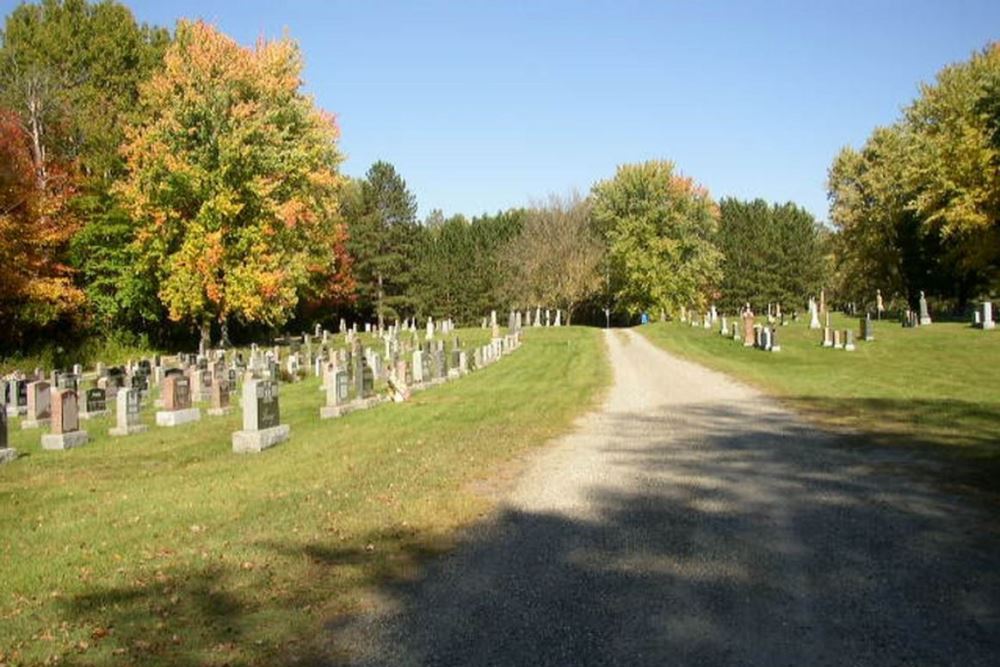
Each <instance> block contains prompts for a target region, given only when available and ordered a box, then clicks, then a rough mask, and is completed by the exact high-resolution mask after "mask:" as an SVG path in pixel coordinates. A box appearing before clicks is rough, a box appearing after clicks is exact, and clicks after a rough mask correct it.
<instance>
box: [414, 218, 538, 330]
mask: <svg viewBox="0 0 1000 667" xmlns="http://www.w3.org/2000/svg"><path fill="white" fill-rule="evenodd" d="M520 224H521V211H519V210H516V209H515V210H511V211H506V212H500V213H497V214H496V215H483V216H478V217H475V218H473V219H472V220H468V219H467V218H466V217H465V216H462V215H455V216H451V217H450V218H445V217H444V214H443V213H442V212H441V211H439V210H433V211H431V212H430V214H429V215H428V216H427V219H426V220H425V222H424V225H423V227H422V229H421V231H420V233H419V234H418V236H417V239H418V243H417V260H416V264H415V270H414V274H413V283H412V285H411V296H412V300H413V303H414V304H415V307H416V311H417V312H418V313H420V314H423V315H431V316H433V317H451V318H454V319H456V320H457V321H459V322H464V323H474V322H476V321H478V318H479V317H481V316H482V315H483V313H486V312H488V311H489V310H490V309H493V308H501V307H503V306H505V305H506V304H507V303H508V300H507V297H506V295H505V294H504V292H503V290H502V287H503V284H504V281H505V275H506V274H505V273H504V272H503V268H504V267H503V266H502V265H501V261H500V251H501V249H502V247H503V246H504V245H505V244H506V243H507V242H508V240H509V239H510V238H511V237H512V236H513V235H515V234H516V233H517V230H518V229H519V228H520Z"/></svg>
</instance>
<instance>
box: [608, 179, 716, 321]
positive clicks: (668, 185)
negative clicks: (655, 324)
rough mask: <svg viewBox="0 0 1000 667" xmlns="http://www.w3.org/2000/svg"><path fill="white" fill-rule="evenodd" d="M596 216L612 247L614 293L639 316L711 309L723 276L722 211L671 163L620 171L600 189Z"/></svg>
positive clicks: (611, 268)
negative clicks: (685, 308)
mask: <svg viewBox="0 0 1000 667" xmlns="http://www.w3.org/2000/svg"><path fill="white" fill-rule="evenodd" d="M592 197H593V207H594V208H593V218H594V223H595V225H596V229H597V231H598V233H600V234H601V235H602V236H603V237H604V239H605V241H606V243H607V245H608V253H609V262H610V272H611V277H612V281H613V291H614V293H615V298H616V299H617V302H618V305H619V307H620V308H621V309H623V310H625V311H627V312H628V313H630V314H632V315H636V314H638V313H641V312H646V311H654V312H655V311H658V310H659V309H661V308H662V309H665V310H667V311H668V312H673V311H676V310H678V309H679V308H680V307H682V306H685V305H695V304H704V303H705V302H707V301H708V300H709V298H710V297H711V296H712V293H713V291H714V287H715V285H716V284H717V282H718V280H719V278H720V275H721V273H720V265H721V260H722V255H721V253H720V252H719V251H718V250H717V249H716V247H715V245H714V243H713V238H714V235H715V230H716V227H717V225H718V218H719V209H718V206H717V205H716V204H715V202H714V201H713V200H712V198H711V197H710V196H709V194H708V190H706V189H705V188H704V187H702V186H700V185H698V184H697V183H695V182H694V180H692V179H690V178H687V177H684V176H681V175H679V174H677V173H675V170H674V165H673V163H672V162H666V161H649V162H644V163H641V164H629V165H623V166H620V167H618V171H617V173H616V174H615V176H614V178H612V179H609V180H606V181H601V182H599V183H597V184H596V185H595V186H594V188H593V194H592Z"/></svg>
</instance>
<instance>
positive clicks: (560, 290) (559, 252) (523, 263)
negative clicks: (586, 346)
mask: <svg viewBox="0 0 1000 667" xmlns="http://www.w3.org/2000/svg"><path fill="white" fill-rule="evenodd" d="M590 211H591V203H590V201H589V200H587V199H584V198H582V197H581V196H580V195H579V194H578V193H575V192H574V193H573V194H571V195H569V196H567V197H558V196H556V195H551V196H550V197H549V200H548V202H546V203H540V204H536V205H534V206H532V207H531V208H529V209H528V210H527V211H526V212H525V214H524V220H523V223H522V227H521V232H520V233H519V234H518V235H517V236H515V237H514V238H513V239H512V240H511V241H510V242H509V243H508V244H507V246H506V247H505V248H504V251H503V254H502V257H503V259H504V263H505V265H506V269H507V275H508V276H509V282H508V294H509V296H510V300H511V302H512V304H513V305H514V306H515V307H518V308H527V307H532V306H536V305H539V304H543V305H546V306H550V305H551V306H556V307H558V308H560V309H562V310H565V311H566V315H567V323H569V322H571V321H572V317H573V311H575V310H576V309H577V307H578V306H579V305H580V304H581V303H582V302H583V301H585V300H586V299H587V298H589V297H590V296H592V295H593V294H594V293H595V292H596V291H597V289H598V288H599V287H600V286H601V283H602V276H601V272H600V270H599V269H600V267H601V261H602V259H603V257H604V255H605V248H604V245H603V244H602V243H601V241H600V239H599V238H598V236H597V235H596V234H595V233H594V230H593V228H592V226H591V220H590Z"/></svg>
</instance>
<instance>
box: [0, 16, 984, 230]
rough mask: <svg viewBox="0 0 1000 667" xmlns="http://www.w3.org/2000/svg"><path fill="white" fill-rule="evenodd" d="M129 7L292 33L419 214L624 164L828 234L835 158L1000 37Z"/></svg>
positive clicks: (545, 187)
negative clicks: (753, 202) (398, 177)
mask: <svg viewBox="0 0 1000 667" xmlns="http://www.w3.org/2000/svg"><path fill="white" fill-rule="evenodd" d="M0 3H2V6H3V8H4V10H5V11H4V13H5V14H6V13H7V12H8V11H9V10H10V9H11V8H12V7H13V6H14V5H15V4H16V3H14V2H11V1H10V0H0ZM125 4H127V5H129V6H130V7H131V8H132V10H133V11H134V12H135V14H136V15H137V17H138V18H139V19H140V20H142V21H147V22H152V23H156V24H160V25H168V26H173V24H174V23H175V21H176V20H177V19H178V18H180V17H192V18H194V17H200V18H204V19H206V20H208V21H210V22H212V23H214V24H215V25H217V26H218V27H219V28H221V29H222V30H223V31H225V32H226V33H228V34H230V35H232V36H233V37H235V38H236V39H238V40H239V41H241V42H243V43H248V44H249V43H252V42H253V41H254V40H255V39H256V38H257V37H259V36H260V35H265V36H269V37H274V36H280V35H281V34H282V33H283V31H285V30H287V31H288V33H289V34H290V35H291V36H292V37H294V38H295V39H297V40H298V41H299V42H300V43H301V46H302V49H303V52H304V55H305V59H306V72H305V79H306V85H307V87H308V89H309V91H310V92H311V93H312V94H313V95H315V98H316V100H317V102H318V103H319V104H320V106H322V107H323V108H325V109H327V110H329V111H331V112H333V113H335V114H336V115H337V117H338V119H339V122H340V126H341V131H342V141H341V146H342V148H343V150H344V152H345V153H346V154H347V161H346V163H345V164H344V171H345V172H346V173H349V174H352V175H362V174H363V173H364V172H365V171H366V169H367V168H368V166H369V165H370V164H371V163H372V162H373V161H375V160H378V159H383V160H388V161H389V162H392V163H393V164H394V165H395V166H396V168H397V169H398V170H399V172H400V173H401V174H402V175H403V177H404V178H405V179H406V180H407V183H408V184H409V186H410V188H411V190H412V191H413V192H414V193H415V194H416V196H417V200H418V202H419V204H420V211H421V215H422V216H423V215H425V214H426V213H427V212H428V211H430V210H431V209H432V208H440V209H443V210H444V211H445V213H446V214H452V213H465V214H477V213H481V212H484V211H489V212H493V211H496V210H498V209H503V208H507V207H510V206H517V205H521V204H525V203H527V202H528V201H529V200H530V199H532V198H541V197H544V196H545V195H546V194H547V193H550V192H560V193H561V192H566V191H568V190H570V189H572V188H576V189H579V190H580V191H581V192H585V191H586V190H587V189H589V187H590V186H591V185H592V184H593V182H594V181H596V180H598V179H602V178H607V177H609V176H611V175H613V173H614V170H615V166H616V165H618V164H621V163H624V162H635V161H640V160H645V159H650V158H666V159H670V160H673V161H675V162H676V163H677V165H678V167H679V168H680V169H681V170H682V171H683V172H684V173H685V174H687V175H689V176H692V177H694V178H695V179H696V180H698V181H700V182H701V183H703V184H704V185H706V186H707V187H708V188H709V189H710V190H711V192H712V193H713V194H714V195H715V196H716V197H722V196H725V195H734V196H738V197H758V196H759V197H763V198H765V199H768V200H772V201H787V200H791V201H795V202H797V203H799V204H801V205H803V206H805V207H806V208H807V209H809V210H810V211H812V212H813V213H814V214H815V215H816V216H817V217H818V218H820V219H825V218H826V215H827V203H826V193H825V187H824V182H825V179H826V170H827V168H828V166H829V165H830V162H831V160H832V158H833V157H834V155H835V154H836V152H837V151H838V150H839V149H840V148H841V147H842V146H844V145H848V144H850V145H855V146H857V145H860V144H861V143H862V142H863V141H864V139H865V138H866V137H867V136H868V134H869V133H870V132H871V130H872V129H873V128H874V127H875V126H876V125H879V124H887V123H890V122H892V121H893V120H894V119H895V118H897V117H898V115H899V112H900V109H901V108H902V107H903V106H905V105H906V104H907V103H908V102H909V101H910V100H911V99H912V98H913V97H914V96H915V95H916V94H917V92H918V87H919V84H920V82H922V81H930V80H932V79H933V77H934V74H935V72H937V70H939V69H940V68H941V67H942V66H944V65H946V64H948V63H951V62H956V61H960V60H964V59H967V58H968V57H969V56H970V55H971V53H972V52H973V51H975V50H978V49H980V48H982V47H983V46H985V45H986V44H987V43H988V42H989V41H990V40H996V39H1000V0H992V1H983V2H971V1H961V0H955V1H951V2H948V1H941V2H923V1H903V0H900V1H896V2H887V1H882V0H879V1H874V0H871V1H864V2H846V1H843V0H842V1H837V2H814V1H812V0H796V1H789V2H746V1H735V0H734V1H732V2H721V1H709V0H702V1H694V0H683V1H682V0H676V1H667V0H663V1H661V2H648V3H647V2H628V1H621V0H619V1H616V2H583V1H581V2H546V1H537V2H498V1H493V2H468V1H467V2H458V1H455V2H411V3H395V2H393V3H390V2H364V1H361V0H355V1H342V2H333V1H319V0H317V1H305V0H297V1H296V0H291V1H289V2H278V1H266V0H229V1H222V0H170V1H164V0H131V1H128V0H126V2H125Z"/></svg>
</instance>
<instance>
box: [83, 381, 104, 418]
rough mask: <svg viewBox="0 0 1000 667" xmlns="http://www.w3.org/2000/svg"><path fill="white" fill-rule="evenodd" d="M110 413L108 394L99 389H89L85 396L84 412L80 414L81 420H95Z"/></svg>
mask: <svg viewBox="0 0 1000 667" xmlns="http://www.w3.org/2000/svg"><path fill="white" fill-rule="evenodd" d="M109 413H110V411H109V410H108V393H107V392H106V391H105V390H103V389H101V388H99V387H96V388H91V389H88V390H87V392H86V393H85V394H84V395H83V411H82V412H80V419H94V418H96V417H103V416H105V415H107V414H109Z"/></svg>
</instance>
